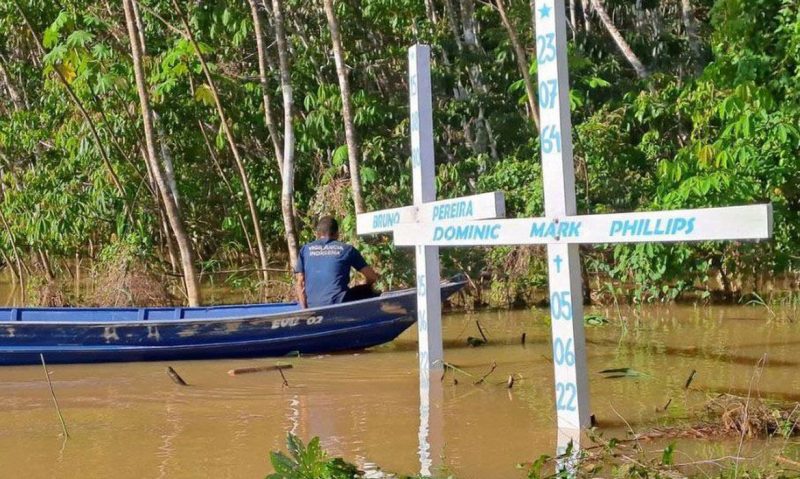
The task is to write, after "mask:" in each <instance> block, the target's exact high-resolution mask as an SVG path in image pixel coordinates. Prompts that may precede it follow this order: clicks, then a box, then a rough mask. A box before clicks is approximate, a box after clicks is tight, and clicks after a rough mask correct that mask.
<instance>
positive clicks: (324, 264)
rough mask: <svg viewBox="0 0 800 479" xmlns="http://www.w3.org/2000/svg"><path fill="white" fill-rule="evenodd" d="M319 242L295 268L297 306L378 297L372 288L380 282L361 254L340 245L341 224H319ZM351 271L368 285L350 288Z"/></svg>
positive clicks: (304, 251) (307, 248)
mask: <svg viewBox="0 0 800 479" xmlns="http://www.w3.org/2000/svg"><path fill="white" fill-rule="evenodd" d="M316 237H317V239H316V240H315V241H312V242H311V243H308V244H307V245H305V246H303V247H302V248H301V249H300V255H299V256H298V258H297V266H296V267H295V270H294V272H295V278H296V281H295V289H296V293H297V302H298V303H299V304H300V306H302V307H303V308H309V307H310V308H314V307H317V306H327V305H331V304H339V303H343V302H347V301H356V300H359V299H366V298H370V297H374V296H377V293H375V292H374V291H373V290H372V285H374V284H375V282H376V281H378V275H377V273H375V270H373V269H372V268H371V267H370V266H369V265H368V264H367V262H366V261H364V257H363V256H361V253H359V252H358V250H357V249H355V248H354V247H353V246H351V245H349V244H347V243H342V242H340V241H339V224H338V223H337V222H336V220H335V219H333V218H332V217H330V216H324V217H322V218H320V220H319V222H318V223H317V228H316ZM350 268H353V269H355V270H356V271H358V272H359V273H361V274H363V275H364V277H365V278H366V279H367V284H366V285H361V286H354V287H353V288H348V285H349V284H350Z"/></svg>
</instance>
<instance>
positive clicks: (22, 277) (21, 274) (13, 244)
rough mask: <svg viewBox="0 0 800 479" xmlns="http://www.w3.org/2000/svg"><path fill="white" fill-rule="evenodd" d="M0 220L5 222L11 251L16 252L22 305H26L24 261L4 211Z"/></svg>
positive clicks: (15, 260) (0, 212)
mask: <svg viewBox="0 0 800 479" xmlns="http://www.w3.org/2000/svg"><path fill="white" fill-rule="evenodd" d="M0 220H2V222H3V228H5V230H6V234H7V235H8V241H9V243H11V249H12V250H13V252H14V262H15V263H17V276H19V286H20V290H21V291H22V304H25V271H24V270H23V268H22V259H21V258H20V257H19V250H18V249H17V241H16V239H15V238H14V233H13V232H12V231H11V226H9V224H8V221H6V215H4V214H3V212H2V211H0Z"/></svg>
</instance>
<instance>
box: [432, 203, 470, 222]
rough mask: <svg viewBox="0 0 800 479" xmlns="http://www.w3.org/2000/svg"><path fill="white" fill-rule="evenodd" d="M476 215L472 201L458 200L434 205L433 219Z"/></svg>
mask: <svg viewBox="0 0 800 479" xmlns="http://www.w3.org/2000/svg"><path fill="white" fill-rule="evenodd" d="M473 215H474V207H473V205H472V201H457V202H455V203H449V204H444V205H437V206H434V207H433V221H442V220H452V219H457V218H470V217H472V216H473Z"/></svg>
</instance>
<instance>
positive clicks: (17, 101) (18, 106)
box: [0, 55, 25, 111]
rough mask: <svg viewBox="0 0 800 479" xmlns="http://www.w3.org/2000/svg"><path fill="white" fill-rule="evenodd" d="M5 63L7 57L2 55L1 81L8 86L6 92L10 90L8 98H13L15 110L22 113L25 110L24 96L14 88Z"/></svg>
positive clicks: (0, 57)
mask: <svg viewBox="0 0 800 479" xmlns="http://www.w3.org/2000/svg"><path fill="white" fill-rule="evenodd" d="M5 63H6V60H5V57H3V55H0V81H2V82H3V83H4V84H5V86H6V90H8V96H9V97H10V98H11V103H12V104H13V105H14V109H15V110H17V111H22V110H24V109H25V103H24V102H23V100H22V96H21V95H20V94H19V92H18V91H17V89H16V87H15V86H14V83H13V82H12V81H11V75H10V74H9V72H8V71H7V70H6V66H5Z"/></svg>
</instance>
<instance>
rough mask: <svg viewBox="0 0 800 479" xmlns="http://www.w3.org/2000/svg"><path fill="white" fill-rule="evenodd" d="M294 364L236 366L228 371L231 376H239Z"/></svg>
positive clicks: (285, 367)
mask: <svg viewBox="0 0 800 479" xmlns="http://www.w3.org/2000/svg"><path fill="white" fill-rule="evenodd" d="M293 367H294V366H292V365H291V364H275V365H272V366H254V367H249V368H235V369H231V370H229V371H228V375H229V376H238V375H240V374H250V373H262V372H266V371H279V370H281V369H292V368H293Z"/></svg>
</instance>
